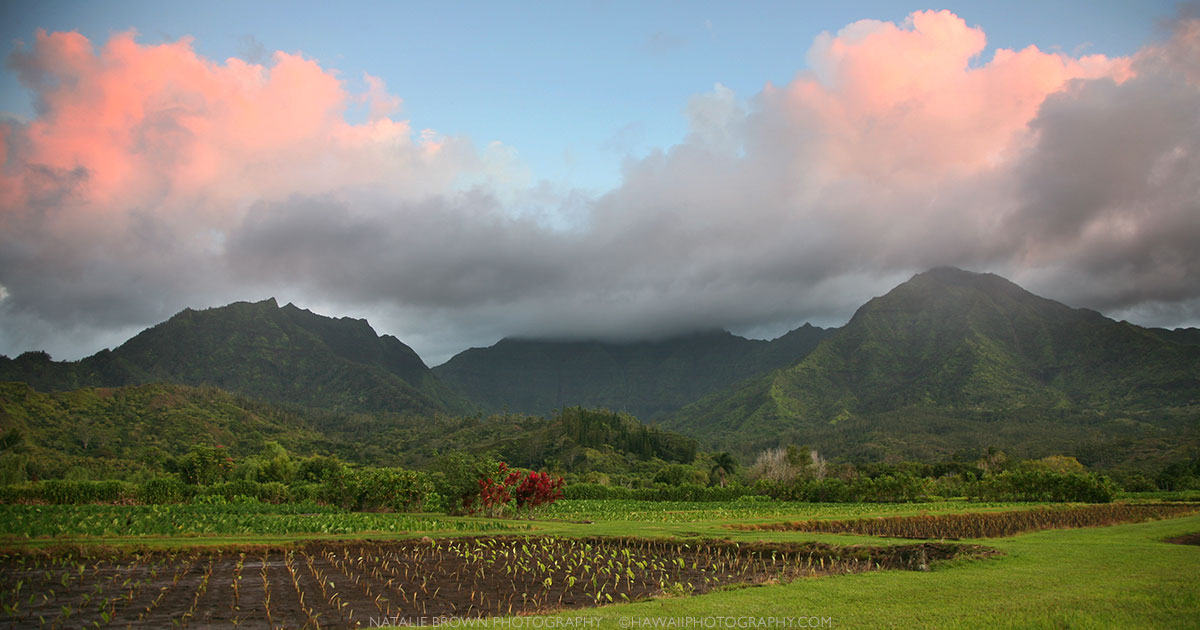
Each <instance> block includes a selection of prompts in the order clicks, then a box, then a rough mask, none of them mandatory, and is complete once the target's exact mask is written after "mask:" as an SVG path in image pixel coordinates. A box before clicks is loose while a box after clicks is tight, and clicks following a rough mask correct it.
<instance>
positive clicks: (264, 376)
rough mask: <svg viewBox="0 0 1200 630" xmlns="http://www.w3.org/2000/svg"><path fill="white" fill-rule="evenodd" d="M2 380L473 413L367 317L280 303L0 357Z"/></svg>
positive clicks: (183, 317) (193, 315) (42, 386)
mask: <svg viewBox="0 0 1200 630" xmlns="http://www.w3.org/2000/svg"><path fill="white" fill-rule="evenodd" d="M0 380H7V381H22V382H25V383H29V384H30V385H32V386H34V387H35V388H36V389H38V390H42V391H61V390H70V389H77V388H81V387H97V386H100V387H117V386H123V385H133V384H141V383H152V382H170V383H178V384H184V385H193V386H213V387H219V388H222V389H225V390H228V391H231V392H236V393H239V394H244V395H247V396H252V397H255V398H261V399H264V400H272V401H281V402H287V403H293V404H299V405H304V406H310V407H319V408H328V409H343V410H366V411H396V412H400V411H404V412H411V413H419V414H430V413H436V412H451V413H465V412H470V411H472V410H473V409H474V407H473V406H472V405H471V404H470V403H468V402H466V401H465V400H464V399H463V398H462V397H461V396H459V395H458V394H456V393H455V392H453V391H452V390H450V388H448V387H446V386H445V385H444V384H442V383H441V382H440V381H439V380H438V379H437V378H436V377H435V376H434V375H433V373H432V372H430V371H429V369H428V368H427V367H426V366H425V364H424V363H423V362H422V361H421V358H420V357H418V356H417V354H416V353H415V352H413V350H412V349H411V348H409V347H408V346H406V345H404V344H403V343H401V342H400V341H399V340H398V339H396V338H395V337H391V336H388V335H384V336H382V337H380V336H378V335H376V334H375V331H374V330H373V329H372V328H371V326H370V325H369V324H367V322H366V321H365V320H355V319H350V318H341V319H333V318H329V317H323V316H320V315H316V314H313V313H311V312H309V311H307V310H302V309H299V308H297V307H295V306H293V305H291V304H288V305H287V306H284V307H280V306H278V304H276V302H275V300H274V299H270V300H265V301H262V302H256V303H248V302H238V303H235V304H230V305H229V306H224V307H220V308H213V309H207V310H202V311H194V310H191V309H188V310H184V311H182V312H180V313H179V314H177V315H175V316H174V317H172V318H171V319H169V320H167V321H165V322H163V323H161V324H159V325H157V326H154V327H153V328H150V329H147V330H145V331H143V332H142V333H140V334H138V335H137V336H135V337H133V338H132V339H130V340H129V341H127V342H125V343H124V344H122V345H121V346H120V347H118V348H116V349H114V350H112V351H107V350H106V351H102V352H100V353H97V354H95V355H93V356H91V357H88V358H85V359H83V360H81V361H77V362H54V361H51V360H50V358H49V357H48V356H46V355H45V354H44V353H36V352H35V353H26V354H23V355H21V356H19V357H17V358H16V359H7V358H0Z"/></svg>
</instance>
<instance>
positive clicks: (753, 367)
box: [433, 324, 831, 420]
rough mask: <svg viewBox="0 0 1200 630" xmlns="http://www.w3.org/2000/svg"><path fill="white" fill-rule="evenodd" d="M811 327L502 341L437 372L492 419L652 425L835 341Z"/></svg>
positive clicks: (462, 356) (461, 356)
mask: <svg viewBox="0 0 1200 630" xmlns="http://www.w3.org/2000/svg"><path fill="white" fill-rule="evenodd" d="M830 332H831V331H830V330H825V329H822V328H817V327H814V326H811V325H808V324H805V325H804V326H802V327H800V328H797V329H795V330H793V331H791V332H789V333H788V334H786V335H784V336H782V337H779V338H778V339H774V340H772V341H758V340H751V339H745V338H742V337H738V336H736V335H733V334H730V333H728V332H725V331H716V332H707V333H697V334H694V335H687V336H683V337H676V338H671V339H665V340H661V341H640V342H627V343H615V342H598V341H586V342H585V341H540V340H531V339H503V340H501V341H500V342H499V343H497V344H496V345H494V346H491V347H489V348H472V349H470V350H466V351H464V352H461V353H459V354H457V355H455V356H454V357H453V358H452V359H450V360H449V361H447V362H446V363H444V364H442V365H439V366H437V367H435V368H433V372H434V374H436V375H437V376H438V378H441V379H442V380H444V381H445V382H446V383H447V384H449V385H452V386H454V387H456V388H458V389H459V390H460V391H462V392H463V393H465V394H466V395H467V396H468V397H470V398H471V399H472V400H474V401H476V402H478V403H479V404H480V405H482V406H483V407H484V408H485V409H486V410H488V411H489V412H491V413H503V412H508V411H519V412H524V413H531V414H534V415H549V414H550V413H551V412H552V411H553V410H555V409H562V408H564V407H574V406H581V407H596V408H605V409H619V410H621V411H624V412H627V413H630V414H633V415H635V416H637V417H639V418H642V419H647V420H652V419H655V418H658V417H660V416H664V415H666V414H669V413H671V412H674V411H676V410H678V409H679V408H681V407H683V406H684V405H686V404H688V403H690V402H693V401H696V400H699V399H700V398H702V397H704V396H706V395H708V394H711V393H713V392H716V391H720V390H722V389H725V388H726V387H729V386H730V385H733V384H734V383H737V382H739V381H742V380H744V379H746V378H750V377H752V376H757V375H761V374H765V373H767V372H770V371H771V370H775V369H778V368H782V367H787V366H789V365H792V364H794V363H796V362H797V361H799V360H800V359H802V358H803V357H804V356H805V355H807V354H808V353H809V352H811V351H812V349H813V348H815V347H816V346H817V344H818V343H820V342H821V340H822V339H824V338H825V337H827V336H828V335H829V334H830Z"/></svg>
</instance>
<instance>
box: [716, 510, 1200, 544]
mask: <svg viewBox="0 0 1200 630" xmlns="http://www.w3.org/2000/svg"><path fill="white" fill-rule="evenodd" d="M1198 511H1200V505H1195V504H1184V505H1178V504H1176V505H1165V504H1164V505H1149V504H1133V505H1130V504H1125V503H1113V504H1100V505H1083V506H1073V507H1040V506H1039V507H1036V508H1031V509H1025V510H1018V511H1011V512H967V513H961V514H934V515H931V514H925V515H919V516H888V517H878V518H858V519H852V520H810V521H803V522H786V523H758V524H732V525H728V527H729V528H731V529H741V530H757V531H764V530H774V531H798V532H821V533H831V534H861V535H864V536H882V537H889V538H913V539H931V538H941V539H950V540H957V539H960V538H996V537H1000V536H1012V535H1014V534H1020V533H1023V532H1032V531H1039V530H1043V529H1069V528H1077V527H1102V526H1105V525H1119V524H1122V523H1141V522H1144V521H1152V520H1159V519H1167V518H1178V517H1180V516H1187V515H1191V514H1195V513H1196V512H1198Z"/></svg>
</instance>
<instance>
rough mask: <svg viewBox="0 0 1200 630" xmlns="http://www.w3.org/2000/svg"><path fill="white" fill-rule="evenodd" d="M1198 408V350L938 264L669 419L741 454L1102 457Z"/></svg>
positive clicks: (1180, 426) (1191, 422)
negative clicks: (777, 446) (788, 355)
mask: <svg viewBox="0 0 1200 630" xmlns="http://www.w3.org/2000/svg"><path fill="white" fill-rule="evenodd" d="M1198 408H1200V350H1198V348H1197V347H1196V346H1190V345H1186V344H1183V343H1174V342H1173V341H1170V340H1168V339H1165V338H1164V336H1163V335H1161V334H1159V333H1157V332H1155V331H1150V330H1147V329H1143V328H1139V327H1137V326H1134V325H1131V324H1128V323H1124V322H1120V323H1119V322H1115V321H1112V320H1110V319H1107V318H1105V317H1103V316H1101V315H1100V314H1098V313H1095V312H1093V311H1088V310H1081V309H1072V308H1069V307H1067V306H1065V305H1063V304H1060V303H1058V302H1054V301H1051V300H1047V299H1044V298H1040V297H1038V296H1035V295H1033V294H1031V293H1029V292H1027V291H1025V290H1024V289H1022V288H1020V287H1018V286H1017V285H1015V284H1013V283H1011V282H1009V281H1007V280H1005V279H1003V278H1000V277H999V276H995V275H992V274H975V273H970V272H966V271H961V270H958V269H935V270H933V271H929V272H926V273H923V274H919V275H917V276H915V277H914V278H912V279H911V280H910V281H908V282H905V283H904V284H901V285H900V286H898V287H896V288H895V289H893V290H892V291H891V292H889V293H888V294H887V295H884V296H882V297H879V298H875V299H873V300H871V301H870V302H868V303H867V304H865V305H864V306H862V307H861V308H860V309H859V310H858V312H857V313H855V315H854V317H853V318H852V319H851V320H850V322H849V323H848V324H847V325H846V326H845V327H843V328H841V329H838V330H837V332H836V333H835V334H833V335H832V336H831V337H830V338H829V339H827V340H825V341H824V342H822V343H821V344H820V345H819V346H818V347H817V348H816V349H815V350H814V351H813V352H811V353H810V354H809V355H808V356H807V357H805V358H804V359H803V360H802V361H800V362H799V363H797V364H796V365H794V366H791V367H788V368H785V369H781V370H778V371H776V372H773V373H772V374H770V375H768V376H766V377H763V378H760V379H758V380H756V381H753V382H750V383H745V384H743V385H741V386H739V387H738V388H736V389H734V390H730V391H726V392H721V393H719V394H716V395H713V396H710V397H708V398H706V399H704V400H702V401H700V402H698V403H696V404H694V405H691V406H689V407H686V408H685V409H683V410H682V411H680V412H679V413H678V414H675V415H674V416H672V417H671V418H669V419H667V420H666V421H665V423H664V424H665V426H668V427H670V428H673V429H675V430H679V431H683V432H685V433H688V434H690V435H695V436H697V437H700V438H702V439H704V440H706V441H709V442H713V443H717V444H722V445H726V446H730V445H732V446H734V447H740V448H739V450H745V448H746V444H747V443H750V444H756V443H757V444H771V443H776V442H779V441H780V440H792V441H797V442H800V443H815V442H821V443H823V444H825V445H827V446H826V448H830V445H833V446H832V447H833V448H834V449H835V450H841V451H842V452H857V453H858V454H859V455H863V454H871V455H873V456H878V457H887V456H889V454H890V453H893V452H894V453H896V454H903V455H912V454H914V453H920V454H923V455H925V456H930V455H936V454H937V453H938V452H939V451H940V452H941V454H943V455H944V454H945V453H946V452H947V451H953V450H955V449H959V448H968V447H978V446H982V445H986V444H997V445H1007V446H1009V447H1010V448H1027V449H1033V450H1037V449H1038V448H1045V449H1054V448H1060V449H1064V448H1065V449H1070V450H1072V451H1074V450H1078V449H1079V448H1081V446H1080V445H1086V447H1087V448H1095V449H1098V450H1104V449H1106V448H1110V447H1109V446H1103V444H1109V443H1110V442H1113V440H1120V439H1125V440H1129V439H1134V440H1135V441H1136V440H1143V439H1144V440H1155V439H1159V438H1165V437H1166V436H1167V435H1168V434H1170V435H1175V434H1177V433H1178V432H1179V431H1185V432H1186V431H1194V429H1195V426H1196V424H1197V422H1196V418H1197V417H1200V416H1198V415H1197V414H1196V410H1197V409H1198ZM1114 422H1115V423H1117V425H1119V426H1111V425H1112V423H1114ZM1130 426H1132V427H1134V428H1135V429H1136V430H1134V431H1133V432H1132V433H1131V432H1130V430H1128V429H1129V427H1130ZM1122 427H1125V428H1124V429H1123V428H1122ZM734 436H736V438H735V437H734ZM1131 436H1132V437H1131ZM731 440H736V441H737V442H739V444H733V443H732V441H731ZM1072 444H1074V447H1072ZM856 449H857V450H856ZM930 451H933V452H930Z"/></svg>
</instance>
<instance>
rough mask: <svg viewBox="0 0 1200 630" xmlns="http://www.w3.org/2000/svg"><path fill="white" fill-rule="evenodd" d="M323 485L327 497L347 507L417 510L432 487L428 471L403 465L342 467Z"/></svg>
mask: <svg viewBox="0 0 1200 630" xmlns="http://www.w3.org/2000/svg"><path fill="white" fill-rule="evenodd" d="M325 485H326V488H327V491H328V495H327V496H328V500H329V501H330V502H331V503H334V504H336V505H340V506H342V507H344V508H346V509H350V510H380V509H386V510H391V511H393V512H411V511H419V510H421V509H422V507H423V505H424V503H425V499H426V498H427V497H428V496H429V494H430V493H431V492H433V491H434V486H433V483H432V482H431V481H430V478H429V476H428V475H426V474H425V473H420V472H416V471H412V470H405V469H403V468H343V469H342V470H341V471H340V472H338V473H337V474H335V475H333V476H332V478H330V479H329V481H327V482H326V484H325Z"/></svg>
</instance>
